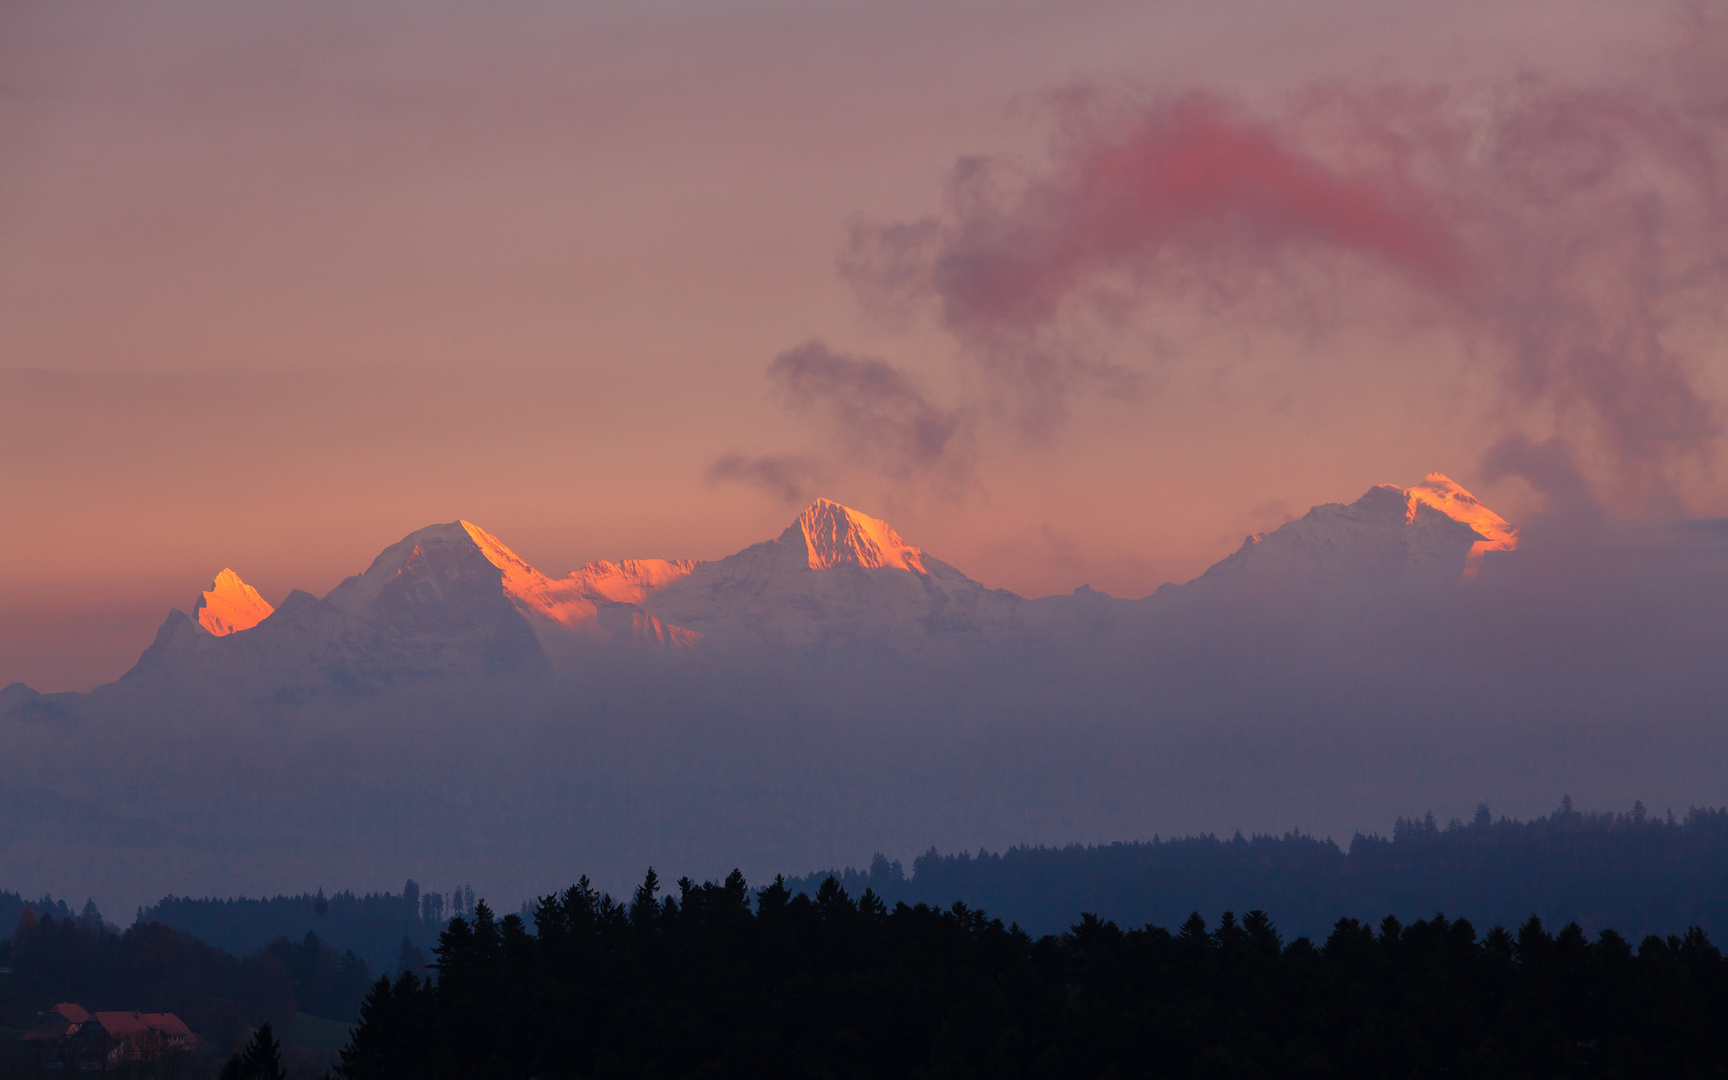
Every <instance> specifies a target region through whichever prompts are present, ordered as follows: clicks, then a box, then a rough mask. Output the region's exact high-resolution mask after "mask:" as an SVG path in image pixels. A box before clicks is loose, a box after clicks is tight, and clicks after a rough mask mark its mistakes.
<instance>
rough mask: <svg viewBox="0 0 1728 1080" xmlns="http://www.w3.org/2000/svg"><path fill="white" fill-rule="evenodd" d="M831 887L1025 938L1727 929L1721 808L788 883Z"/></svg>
mask: <svg viewBox="0 0 1728 1080" xmlns="http://www.w3.org/2000/svg"><path fill="white" fill-rule="evenodd" d="M829 876H833V877H835V878H836V879H837V880H838V882H839V883H840V885H841V886H842V887H843V888H845V889H846V890H847V892H849V893H850V894H852V895H853V896H858V895H861V894H862V893H863V892H864V890H865V889H867V888H868V889H872V890H874V891H875V893H876V895H877V896H879V897H881V898H882V899H883V900H884V901H885V902H886V903H888V904H890V905H892V904H894V903H896V902H899V901H905V902H907V903H930V904H934V905H938V906H947V905H949V904H952V903H953V902H955V901H963V902H964V903H966V904H968V905H970V906H972V907H981V908H983V909H985V910H987V911H988V912H990V914H992V915H994V916H996V917H998V918H1001V919H1003V920H1005V921H1010V922H1018V923H1019V924H1020V925H1021V926H1022V927H1023V928H1025V929H1027V930H1028V931H1030V932H1032V933H1034V934H1042V933H1055V932H1059V931H1062V930H1065V929H1067V927H1068V923H1069V922H1070V921H1072V919H1073V917H1074V913H1075V912H1077V911H1086V912H1090V913H1093V914H1096V915H1098V916H1099V917H1100V918H1106V919H1112V920H1115V921H1116V922H1117V923H1119V924H1121V925H1124V926H1139V925H1142V924H1145V923H1148V922H1150V923H1157V924H1159V925H1177V924H1180V923H1181V922H1182V920H1183V919H1185V918H1186V917H1187V916H1188V914H1189V913H1190V912H1194V911H1199V912H1201V913H1203V914H1205V915H1206V916H1207V917H1208V918H1210V917H1212V916H1214V915H1216V914H1217V913H1218V912H1220V911H1225V910H1231V911H1236V912H1243V911H1250V910H1255V909H1259V910H1263V911H1266V912H1269V913H1271V914H1272V915H1273V917H1274V918H1275V919H1276V920H1277V921H1278V927H1279V929H1280V931H1282V932H1283V934H1284V936H1285V937H1286V939H1289V938H1293V937H1295V936H1297V935H1299V934H1305V935H1308V936H1309V937H1312V938H1314V939H1315V940H1319V939H1321V938H1324V937H1325V936H1326V934H1327V933H1328V932H1329V931H1330V930H1331V927H1332V924H1333V923H1334V922H1335V921H1336V920H1337V919H1339V918H1340V917H1343V916H1351V917H1354V918H1360V919H1368V920H1375V921H1377V920H1379V919H1380V918H1381V917H1383V916H1385V915H1388V914H1391V915H1396V916H1398V917H1399V918H1401V919H1405V920H1410V919H1417V918H1432V917H1433V916H1434V915H1435V914H1436V913H1437V912H1439V913H1444V914H1445V915H1447V916H1448V917H1451V918H1466V919H1469V920H1471V921H1472V922H1473V923H1475V924H1476V925H1477V926H1478V927H1480V928H1483V929H1486V928H1488V927H1489V926H1492V925H1494V924H1496V923H1498V924H1501V925H1504V926H1507V927H1515V926H1518V925H1519V924H1521V923H1522V922H1523V921H1524V920H1525V919H1528V918H1529V917H1530V916H1531V915H1539V916H1541V917H1542V919H1543V920H1544V921H1546V922H1549V923H1551V924H1553V925H1560V924H1563V923H1565V922H1569V921H1576V922H1578V923H1579V924H1580V925H1582V926H1583V927H1584V929H1585V930H1586V931H1590V932H1595V931H1599V930H1602V929H1605V928H1610V927H1611V928H1613V929H1615V930H1618V931H1619V932H1621V933H1622V934H1625V935H1626V936H1628V937H1629V938H1631V939H1633V940H1635V941H1636V940H1638V939H1639V938H1641V937H1643V936H1644V935H1646V934H1657V935H1665V934H1672V933H1679V932H1681V931H1682V930H1684V929H1685V928H1687V927H1689V926H1694V925H1697V926H1703V927H1704V928H1705V929H1706V930H1707V931H1709V932H1711V933H1715V934H1718V935H1720V934H1723V933H1728V808H1725V809H1709V808H1693V809H1691V810H1689V811H1688V812H1687V813H1686V814H1685V816H1684V817H1681V818H1675V817H1674V816H1673V815H1672V814H1667V815H1663V816H1654V815H1650V814H1647V813H1646V812H1645V810H1644V808H1643V806H1642V805H1641V804H1640V805H1639V806H1637V807H1635V808H1634V809H1633V810H1632V811H1631V812H1629V813H1612V812H1603V813H1583V812H1580V811H1577V810H1574V809H1572V806H1571V800H1570V799H1568V800H1566V802H1565V804H1564V805H1563V806H1562V808H1561V809H1559V810H1556V811H1555V812H1554V813H1553V814H1550V815H1548V816H1546V817H1539V818H1536V819H1534V820H1531V821H1516V820H1512V819H1509V818H1505V817H1502V818H1499V819H1498V820H1496V819H1494V818H1493V817H1492V816H1491V815H1490V813H1489V811H1488V808H1487V807H1486V806H1485V805H1484V806H1482V807H1481V808H1480V809H1479V810H1478V811H1477V814H1476V816H1475V818H1474V820H1472V821H1468V822H1466V821H1461V820H1458V819H1453V820H1452V821H1450V822H1448V823H1447V824H1446V825H1445V826H1441V825H1440V824H1439V823H1438V822H1437V821H1435V820H1434V818H1433V815H1428V816H1427V817H1426V818H1423V819H1415V818H1400V819H1398V821H1397V822H1396V824H1395V825H1394V826H1393V831H1392V836H1390V837H1382V836H1379V835H1363V834H1361V833H1357V834H1356V835H1355V836H1354V837H1353V838H1352V839H1351V841H1350V844H1349V847H1348V849H1344V848H1340V847H1339V846H1338V845H1337V844H1335V843H1334V842H1333V841H1331V840H1330V839H1318V838H1316V837H1313V836H1308V835H1304V834H1302V833H1287V834H1285V835H1283V836H1253V837H1244V836H1242V835H1241V834H1240V833H1238V834H1236V835H1235V836H1233V837H1231V838H1228V839H1220V838H1219V837H1216V836H1191V837H1184V838H1181V839H1171V840H1160V839H1153V840H1151V841H1145V842H1134V843H1117V844H1106V845H1099V846H1083V845H1079V844H1071V845H1068V846H1066V847H1025V848H1010V849H1009V850H1007V851H1004V852H1001V853H999V854H990V853H987V852H984V851H982V850H980V851H979V852H978V853H977V854H976V855H971V854H967V853H965V852H960V853H959V854H955V855H942V854H939V853H937V852H936V851H935V850H934V849H932V850H931V851H929V852H926V853H925V854H924V855H921V856H919V857H918V858H917V859H915V860H913V863H912V874H911V876H910V877H908V876H907V875H906V874H905V872H904V867H903V866H902V864H901V863H899V862H898V861H890V860H888V859H887V858H885V857H884V856H881V855H878V856H877V857H876V859H875V860H874V861H873V863H872V864H871V866H870V867H869V868H868V869H864V870H858V869H854V868H851V867H848V868H846V869H845V870H842V871H821V872H817V873H812V874H808V875H805V876H803V877H797V878H792V879H790V880H789V881H787V883H786V884H787V887H788V888H789V889H791V890H792V891H793V892H795V893H796V892H803V893H806V894H808V895H810V896H815V895H816V893H817V891H818V890H819V889H820V888H821V885H822V883H823V881H825V880H826V879H827V878H828V877H829Z"/></svg>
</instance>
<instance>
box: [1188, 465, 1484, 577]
mask: <svg viewBox="0 0 1728 1080" xmlns="http://www.w3.org/2000/svg"><path fill="white" fill-rule="evenodd" d="M1517 546H1518V530H1517V528H1516V527H1515V526H1513V525H1510V524H1508V523H1507V522H1506V520H1505V519H1504V518H1502V517H1500V515H1498V514H1496V513H1495V512H1494V511H1492V510H1490V509H1488V508H1487V507H1486V506H1483V505H1482V503H1481V502H1480V501H1479V500H1478V499H1477V498H1476V497H1475V496H1474V495H1472V494H1470V493H1469V492H1468V491H1465V490H1464V489H1463V488H1462V487H1460V486H1459V485H1458V484H1457V483H1455V482H1454V481H1452V480H1451V479H1450V478H1449V477H1447V476H1445V475H1444V474H1442V473H1429V474H1428V475H1427V477H1425V478H1424V479H1423V480H1422V482H1421V483H1419V484H1415V485H1412V486H1410V487H1407V488H1403V487H1398V486H1397V485H1395V484H1380V485H1377V486H1375V487H1373V488H1370V489H1369V490H1368V492H1367V493H1366V494H1365V495H1363V496H1362V497H1361V498H1360V499H1357V500H1356V501H1355V502H1353V503H1350V504H1349V505H1345V504H1343V503H1325V504H1322V505H1320V506H1316V507H1314V508H1313V509H1312V510H1309V511H1308V513H1307V514H1305V515H1303V516H1302V517H1300V518H1298V519H1296V520H1295V521H1290V522H1286V523H1285V524H1284V525H1282V526H1280V527H1279V528H1278V529H1276V530H1274V531H1272V532H1269V533H1255V534H1253V535H1251V536H1249V537H1248V538H1247V539H1245V540H1244V541H1243V542H1242V546H1241V547H1240V548H1238V549H1237V550H1236V552H1235V553H1234V554H1232V555H1230V556H1229V557H1228V558H1226V559H1224V560H1223V561H1221V562H1219V563H1217V564H1216V565H1214V566H1213V567H1212V568H1211V569H1209V570H1207V571H1206V573H1205V574H1204V575H1202V576H1201V578H1200V579H1199V580H1198V581H1197V582H1196V584H1207V585H1210V584H1214V583H1219V582H1227V581H1232V580H1254V581H1261V582H1268V583H1272V582H1276V583H1282V584H1292V585H1308V586H1337V585H1340V584H1342V583H1349V584H1353V585H1362V586H1376V585H1381V586H1383V585H1387V584H1392V583H1404V584H1440V583H1444V582H1449V581H1457V580H1459V579H1460V578H1463V577H1467V576H1470V575H1473V574H1474V573H1475V572H1476V570H1477V569H1478V568H1479V566H1480V564H1481V561H1482V559H1483V558H1484V557H1485V556H1486V555H1487V553H1489V552H1495V551H1501V552H1504V551H1512V550H1515V549H1516V548H1517Z"/></svg>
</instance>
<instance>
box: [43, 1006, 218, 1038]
mask: <svg viewBox="0 0 1728 1080" xmlns="http://www.w3.org/2000/svg"><path fill="white" fill-rule="evenodd" d="M90 1023H94V1024H96V1025H97V1026H98V1027H100V1028H101V1029H102V1031H103V1032H104V1033H106V1034H107V1036H108V1037H109V1038H111V1039H122V1040H124V1039H136V1038H138V1037H139V1036H142V1035H146V1034H149V1033H155V1034H157V1035H160V1036H162V1037H164V1038H167V1039H184V1040H186V1041H187V1042H188V1043H196V1042H197V1041H198V1036H196V1035H194V1034H192V1029H191V1028H189V1027H187V1026H186V1024H185V1022H184V1021H182V1020H181V1019H180V1018H179V1017H178V1016H175V1015H174V1014H173V1013H146V1012H98V1013H90V1012H85V1011H84V1010H83V1009H82V1008H80V1007H78V1006H77V1005H72V1004H61V1005H56V1006H54V1008H52V1009H50V1010H49V1011H48V1012H45V1013H43V1014H42V1017H41V1019H40V1020H39V1021H37V1023H36V1026H35V1027H33V1028H31V1029H30V1032H29V1034H27V1035H25V1036H24V1038H25V1039H28V1040H49V1039H59V1038H63V1037H64V1036H67V1035H70V1034H72V1033H73V1032H75V1031H78V1030H79V1027H80V1025H87V1024H90Z"/></svg>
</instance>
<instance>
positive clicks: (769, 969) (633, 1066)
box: [341, 871, 1728, 1080]
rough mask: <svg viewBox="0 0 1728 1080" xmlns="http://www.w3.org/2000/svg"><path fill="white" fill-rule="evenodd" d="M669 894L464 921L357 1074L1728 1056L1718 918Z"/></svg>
mask: <svg viewBox="0 0 1728 1080" xmlns="http://www.w3.org/2000/svg"><path fill="white" fill-rule="evenodd" d="M657 893H658V882H657V880H656V879H655V877H654V874H653V872H652V871H650V872H649V874H648V876H647V878H646V880H645V881H644V882H643V884H642V886H641V887H640V888H639V889H638V890H637V891H636V894H635V896H634V898H633V899H632V900H631V901H630V902H629V903H617V902H614V901H613V900H612V898H611V897H609V896H602V895H596V894H595V892H594V891H593V890H592V889H591V888H589V887H588V885H587V882H586V880H584V881H583V882H582V883H580V884H579V885H577V886H574V887H572V888H571V889H569V890H567V891H566V892H565V893H564V894H563V895H562V896H551V897H547V898H545V899H544V900H542V901H541V903H540V905H539V907H538V909H537V910H536V911H535V913H534V926H533V927H532V928H530V927H529V926H527V925H526V924H525V923H524V921H523V920H522V919H521V918H520V917H519V916H516V915H511V916H509V917H507V918H505V919H503V920H502V921H499V920H496V919H494V917H493V916H492V913H491V912H490V911H488V910H487V909H486V908H485V907H484V905H482V906H481V907H480V908H479V910H478V911H477V912H476V915H475V918H474V919H473V921H472V922H470V921H469V920H467V919H457V920H454V921H452V922H451V924H450V926H449V927H448V928H447V929H446V931H445V932H444V934H443V936H442V939H441V941H440V943H439V946H438V950H437V955H438V964H437V981H436V982H435V983H434V984H431V985H428V984H427V983H426V982H424V981H423V980H421V979H419V978H418V977H416V976H415V975H413V974H412V973H408V974H404V975H403V976H401V977H399V978H398V979H397V980H395V981H394V982H391V981H389V980H381V981H380V982H379V983H377V984H376V985H375V986H374V988H373V990H372V992H371V994H370V996H369V997H368V999H367V1002H366V1005H365V1007H364V1008H363V1010H362V1014H361V1017H362V1019H361V1023H360V1025H359V1027H357V1028H356V1029H355V1032H354V1035H353V1039H352V1042H351V1043H350V1046H349V1048H348V1050H347V1051H345V1052H344V1054H343V1065H342V1069H341V1071H342V1073H343V1074H344V1075H345V1076H346V1077H348V1078H349V1080H394V1078H397V1077H404V1076H414V1077H426V1078H440V1077H448V1078H451V1080H456V1078H462V1080H471V1078H479V1077H521V1076H570V1077H578V1076H580V1077H620V1078H622V1077H644V1076H667V1077H672V1076H691V1077H694V1076H701V1077H751V1078H753V1080H754V1078H766V1077H788V1078H791V1077H823V1076H834V1077H842V1076H844V1077H858V1078H864V1077H909V1076H931V1077H935V1076H942V1077H992V1078H999V1077H1053V1078H1054V1077H1062V1078H1067V1077H1088V1076H1128V1075H1136V1076H1141V1075H1152V1076H1206V1077H1234V1076H1241V1077H1249V1076H1277V1077H1285V1076H1290V1077H1295V1076H1313V1077H1364V1078H1367V1077H1375V1078H1379V1077H1387V1076H1441V1075H1448V1076H1471V1077H1502V1076H1503V1077H1527V1076H1615V1077H1635V1076H1674V1077H1684V1076H1714V1075H1720V1071H1719V1070H1720V1068H1721V1062H1722V1061H1723V1060H1724V1057H1725V1055H1728V1027H1725V1025H1728V965H1725V964H1724V961H1723V958H1722V956H1721V953H1720V952H1719V951H1718V950H1717V949H1716V948H1715V947H1714V946H1713V945H1711V944H1710V942H1709V940H1708V938H1707V937H1706V936H1705V934H1704V933H1703V932H1702V931H1699V930H1692V931H1689V932H1687V933H1686V934H1685V935H1684V936H1672V937H1668V938H1656V937H1651V938H1647V939H1645V940H1644V941H1643V942H1642V943H1640V944H1639V945H1638V946H1637V947H1636V948H1634V946H1633V945H1632V944H1631V943H1630V942H1629V941H1627V940H1626V939H1625V938H1624V937H1622V936H1621V935H1619V934H1615V933H1613V932H1612V931H1605V932H1603V933H1602V934H1601V935H1600V936H1598V937H1596V939H1595V940H1591V939H1590V938H1589V937H1588V936H1587V935H1586V934H1585V933H1584V932H1583V931H1582V930H1580V929H1579V928H1578V926H1577V925H1576V924H1567V925H1566V926H1564V927H1563V928H1561V929H1560V931H1559V932H1558V933H1553V932H1551V931H1550V930H1549V929H1548V928H1546V927H1544V926H1543V924H1542V923H1541V922H1540V921H1539V920H1536V919H1531V920H1529V921H1527V922H1526V923H1524V924H1523V925H1522V926H1521V927H1520V928H1519V929H1518V930H1517V931H1516V932H1514V933H1509V932H1507V931H1506V930H1504V929H1502V928H1499V927H1495V928H1492V929H1489V930H1487V932H1485V933H1484V932H1481V931H1479V930H1478V929H1477V928H1476V927H1474V926H1472V925H1471V924H1470V923H1468V922H1465V921H1463V920H1457V921H1451V920H1447V919H1445V918H1441V917H1436V918H1433V919H1430V920H1419V921H1417V922H1414V923H1412V924H1410V925H1408V926H1406V925H1403V924H1401V923H1400V922H1399V921H1398V920H1397V919H1394V918H1387V919H1385V920H1384V921H1382V922H1381V923H1380V924H1379V926H1378V928H1376V927H1374V926H1371V925H1367V924H1363V923H1361V922H1359V921H1357V920H1354V919H1345V920H1341V921H1339V922H1338V923H1337V924H1336V925H1335V927H1334V928H1333V929H1332V931H1331V932H1330V934H1328V935H1327V936H1326V937H1324V938H1323V939H1320V940H1319V941H1317V942H1316V941H1310V940H1309V939H1307V938H1298V939H1296V940H1294V941H1287V940H1285V939H1284V938H1283V937H1282V936H1281V935H1280V934H1279V932H1278V929H1277V927H1276V925H1275V924H1274V922H1273V921H1272V920H1271V919H1270V918H1269V917H1268V916H1267V915H1266V914H1264V913H1262V912H1258V911H1252V912H1249V913H1247V914H1246V915H1244V916H1242V917H1236V916H1233V915H1232V914H1230V913H1228V912H1226V913H1224V914H1223V915H1222V917H1221V918H1219V919H1218V920H1217V922H1216V924H1215V925H1214V926H1208V924H1207V922H1206V920H1204V919H1202V918H1201V917H1200V916H1198V915H1194V916H1192V917H1190V918H1189V919H1187V920H1185V921H1184V922H1183V923H1182V925H1181V927H1180V929H1178V930H1176V931H1175V932H1171V931H1170V930H1167V929H1164V928H1160V927H1154V926H1146V927H1142V928H1129V929H1124V928H1120V927H1118V926H1117V925H1116V924H1115V923H1112V922H1108V921H1100V920H1098V919H1097V918H1095V917H1092V916H1076V922H1075V925H1074V926H1073V928H1072V930H1071V931H1070V932H1068V933H1065V934H1062V935H1060V936H1050V937H1044V938H1039V939H1034V938H1032V937H1031V936H1029V935H1027V934H1026V933H1025V932H1023V931H1020V930H1018V929H1014V928H1010V927H1007V926H1004V925H1003V923H1002V921H1001V920H999V919H993V918H990V917H989V916H988V915H986V914H985V913H984V912H982V911H979V910H976V909H969V908H967V907H965V906H964V905H955V906H954V907H953V908H951V909H949V910H946V911H943V910H939V909H935V908H931V907H927V906H924V905H919V906H917V907H908V906H906V905H904V904H901V905H896V906H895V907H894V908H893V909H892V910H890V909H889V908H888V907H886V906H885V905H884V904H883V903H882V901H881V900H880V899H879V898H877V897H876V896H875V895H874V894H873V893H870V892H866V893H864V894H863V896H861V897H860V898H858V899H857V900H853V899H852V898H850V897H849V896H848V895H847V894H846V892H845V891H844V890H842V889H841V888H839V887H838V885H837V884H835V883H834V882H832V881H830V882H827V883H825V884H824V885H823V886H822V888H820V889H819V890H818V893H817V895H816V897H815V898H814V899H812V898H810V897H808V896H805V895H803V894H792V893H790V892H788V891H787V889H786V888H785V887H784V886H783V885H782V884H781V883H780V882H776V883H775V884H773V885H770V886H769V887H767V888H765V889H762V890H760V891H759V892H758V893H757V894H756V895H755V896H754V897H752V895H751V892H750V890H749V889H748V888H747V887H746V884H745V881H744V879H743V877H742V876H740V875H738V874H737V873H734V874H733V875H732V876H731V877H729V878H728V879H727V880H726V881H725V882H724V883H722V884H713V883H709V884H706V885H695V884H693V883H691V882H690V881H688V880H684V881H680V882H679V886H678V893H677V895H676V896H667V897H664V898H662V897H660V896H658V895H657ZM753 899H754V904H753V903H752V900H753Z"/></svg>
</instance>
